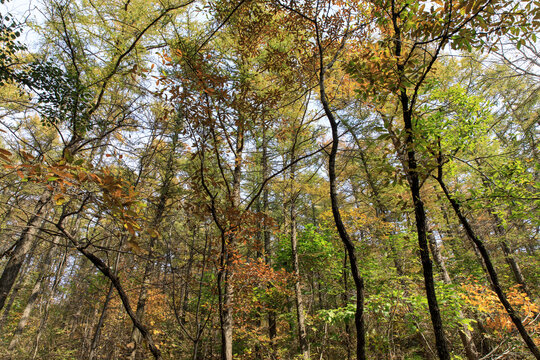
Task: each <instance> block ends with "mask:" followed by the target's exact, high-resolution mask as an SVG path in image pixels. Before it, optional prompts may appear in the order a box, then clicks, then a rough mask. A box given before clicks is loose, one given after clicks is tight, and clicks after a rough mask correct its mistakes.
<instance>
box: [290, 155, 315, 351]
mask: <svg viewBox="0 0 540 360" xmlns="http://www.w3.org/2000/svg"><path fill="white" fill-rule="evenodd" d="M294 161H295V156H294V148H293V150H292V154H291V163H292V162H294ZM295 168H296V166H295V165H293V166H291V173H290V207H289V216H290V224H289V233H290V236H291V252H292V253H291V256H292V263H293V264H292V265H293V275H294V295H295V302H296V319H297V323H298V343H299V345H300V353H301V354H302V358H303V359H304V360H309V358H310V355H309V344H308V341H307V331H306V321H305V315H304V300H303V296H302V283H301V279H300V262H299V260H298V239H297V230H296V206H295V203H296V192H295V191H294V181H295Z"/></svg>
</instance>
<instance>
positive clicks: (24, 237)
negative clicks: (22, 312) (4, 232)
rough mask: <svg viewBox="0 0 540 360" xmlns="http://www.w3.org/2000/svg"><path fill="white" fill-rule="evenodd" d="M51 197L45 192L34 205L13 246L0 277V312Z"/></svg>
mask: <svg viewBox="0 0 540 360" xmlns="http://www.w3.org/2000/svg"><path fill="white" fill-rule="evenodd" d="M50 197H51V195H50V194H49V193H48V192H47V193H45V194H43V195H42V196H41V198H40V199H39V201H38V203H37V204H36V207H35V210H34V213H33V214H32V216H31V217H30V219H29V220H28V222H27V223H26V227H25V228H24V230H23V231H22V233H21V235H20V236H19V239H18V240H17V242H16V244H15V248H14V249H13V252H12V253H11V256H10V258H9V260H8V262H7V264H6V267H5V268H4V272H3V273H2V276H1V277H0V310H1V309H2V308H3V307H4V304H5V302H6V298H7V296H8V294H9V292H10V290H11V288H12V287H13V284H14V283H15V279H16V278H17V275H18V274H19V271H20V270H21V266H22V264H23V262H24V259H25V257H26V254H27V253H28V251H29V250H30V248H31V247H32V239H33V238H34V235H35V234H36V233H37V225H38V223H39V221H40V219H41V215H42V214H43V212H44V211H45V207H46V205H47V203H48V202H49V200H50Z"/></svg>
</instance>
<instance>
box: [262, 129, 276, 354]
mask: <svg viewBox="0 0 540 360" xmlns="http://www.w3.org/2000/svg"><path fill="white" fill-rule="evenodd" d="M267 132H268V130H267V125H266V123H265V124H264V125H263V138H262V159H261V162H262V178H263V180H264V179H266V178H268V176H269V175H270V174H269V172H270V171H269V166H268V133H267ZM262 197H263V198H262V213H263V215H264V217H263V225H262V233H263V242H264V261H265V263H266V264H267V265H269V266H271V265H272V257H273V251H272V243H271V241H272V238H271V236H270V230H269V229H268V221H267V218H268V217H269V211H268V209H269V191H268V188H267V187H265V188H264V190H263V193H262ZM276 335H277V328H276V312H275V311H274V310H272V309H270V310H269V311H268V336H269V338H270V347H271V348H272V357H275V351H276V349H275V338H276Z"/></svg>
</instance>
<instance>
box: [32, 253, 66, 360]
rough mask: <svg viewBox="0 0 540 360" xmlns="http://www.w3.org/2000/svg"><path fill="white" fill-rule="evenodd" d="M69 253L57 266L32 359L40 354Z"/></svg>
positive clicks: (63, 256) (64, 255) (37, 333)
mask: <svg viewBox="0 0 540 360" xmlns="http://www.w3.org/2000/svg"><path fill="white" fill-rule="evenodd" d="M67 252H68V251H67V250H65V251H64V254H63V255H62V257H61V258H60V259H59V261H58V263H57V266H56V272H55V275H54V282H53V284H52V286H51V288H50V289H49V293H48V294H47V295H48V296H47V301H46V302H45V305H44V307H43V308H44V310H43V314H42V315H41V320H40V322H39V327H38V330H37V332H36V340H35V344H34V351H33V355H32V359H35V358H36V357H37V354H38V350H39V342H40V340H41V336H42V334H43V330H45V325H46V324H47V320H48V318H49V309H50V305H51V302H52V301H53V299H54V296H55V295H56V289H58V285H59V284H60V280H61V279H62V274H63V273H64V270H65V268H66V263H67V262H66V259H67Z"/></svg>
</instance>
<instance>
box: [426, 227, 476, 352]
mask: <svg viewBox="0 0 540 360" xmlns="http://www.w3.org/2000/svg"><path fill="white" fill-rule="evenodd" d="M428 239H429V247H430V248H431V253H432V254H433V261H434V262H435V264H436V265H437V267H438V268H439V269H440V271H441V274H442V276H443V282H444V283H445V284H452V279H451V278H450V274H449V273H448V270H447V269H446V262H445V261H444V258H443V257H442V254H441V249H440V247H439V244H438V243H437V240H436V239H435V236H434V235H433V233H432V232H429V233H428ZM458 317H459V318H460V319H465V315H464V314H463V312H462V311H461V310H459V311H458ZM459 337H460V339H461V343H462V344H463V348H464V349H465V354H466V355H467V359H468V360H477V359H478V351H477V350H476V346H475V345H474V341H473V340H472V334H471V331H470V330H469V328H468V326H467V325H463V326H462V328H461V329H460V330H459Z"/></svg>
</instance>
